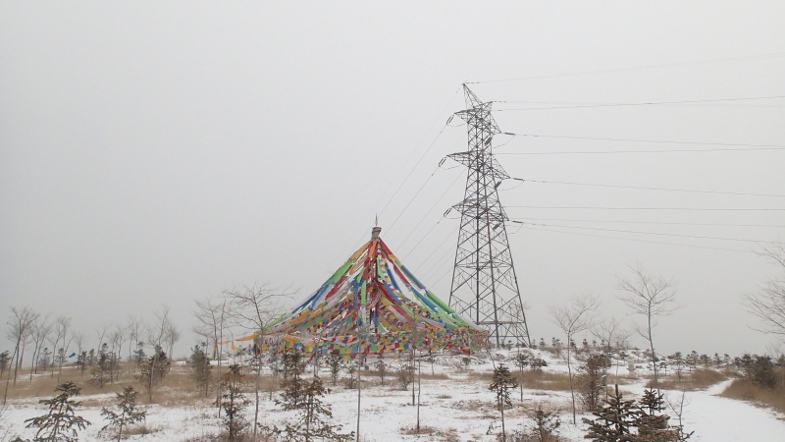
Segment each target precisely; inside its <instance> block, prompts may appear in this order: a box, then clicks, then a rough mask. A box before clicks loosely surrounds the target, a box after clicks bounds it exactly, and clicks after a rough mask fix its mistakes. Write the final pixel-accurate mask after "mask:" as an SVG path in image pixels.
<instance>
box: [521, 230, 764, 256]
mask: <svg viewBox="0 0 785 442" xmlns="http://www.w3.org/2000/svg"><path fill="white" fill-rule="evenodd" d="M521 228H523V229H526V230H535V231H539V232H550V233H561V234H565V235H575V236H587V237H592V238H606V239H616V240H620V241H632V242H639V243H648V244H662V245H669V246H676V247H689V248H693V249H706V250H722V251H725V252H736V253H753V252H751V251H749V250H737V249H727V248H723V247H711V246H698V245H693V244H680V243H672V242H667V241H650V240H645V239H636V238H621V237H618V236H608V235H595V234H591V233H580V232H565V231H562V230H551V229H541V228H537V227H530V226H521Z"/></svg>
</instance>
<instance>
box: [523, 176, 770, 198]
mask: <svg viewBox="0 0 785 442" xmlns="http://www.w3.org/2000/svg"><path fill="white" fill-rule="evenodd" d="M511 179H512V180H515V181H522V182H525V183H535V184H557V185H565V186H585V187H603V188H613V189H627V190H646V191H656V192H681V193H701V194H713V195H733V196H755V197H769V198H785V194H776V193H752V192H729V191H719V190H695V189H676V188H664V187H646V186H623V185H616V184H596V183H576V182H569V181H545V180H531V179H524V178H511Z"/></svg>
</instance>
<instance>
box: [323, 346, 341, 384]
mask: <svg viewBox="0 0 785 442" xmlns="http://www.w3.org/2000/svg"><path fill="white" fill-rule="evenodd" d="M342 360H343V358H342V357H341V354H340V353H339V352H338V350H333V351H332V352H330V355H329V356H328V357H327V364H328V365H329V366H330V377H332V380H333V385H335V384H336V383H337V382H338V375H339V374H340V373H341V361H342Z"/></svg>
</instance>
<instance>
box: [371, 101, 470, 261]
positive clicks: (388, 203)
mask: <svg viewBox="0 0 785 442" xmlns="http://www.w3.org/2000/svg"><path fill="white" fill-rule="evenodd" d="M460 91H461V88H460V87H459V88H458V89H456V90H455V92H454V93H453V94H452V96H450V99H449V100H448V101H447V104H446V105H445V106H444V110H443V111H442V112H441V113H444V112H445V111H447V110H448V109H449V108H450V104H451V103H452V101H453V100H454V99H455V96H456V95H458V93H459V92H460ZM439 121H441V117H440V118H439V119H438V120H436V121H435V122H434V123H433V124H432V125H431V127H430V128H429V129H428V131H427V132H426V134H425V135H424V136H423V137H422V140H421V141H420V142H419V143H417V146H420V145H422V144H423V142H425V140H426V139H427V138H428V134H429V133H430V132H431V131H432V130H433V128H435V127H436V125H437V124H439ZM446 128H447V125H446V124H445V125H444V126H443V127H442V129H441V130H440V131H439V133H438V134H437V135H436V138H434V139H433V141H431V144H430V145H428V148H427V149H426V150H425V152H424V153H423V154H422V155H421V156H420V158H419V159H418V160H417V162H416V163H415V164H414V166H412V168H411V170H409V173H408V174H407V175H406V177H405V178H404V179H403V181H402V182H401V184H400V185H399V186H398V188H397V189H395V192H394V193H393V195H392V196H391V197H390V199H389V200H388V201H387V203H386V204H385V205H384V207H383V208H382V210H381V211H379V212H377V214H379V213H383V212H384V210H385V209H387V206H389V205H390V203H391V202H392V200H393V199H394V198H395V196H396V195H397V194H398V192H399V191H400V190H401V188H402V187H403V185H404V184H406V181H407V180H408V179H409V177H411V175H412V173H413V172H414V170H415V169H416V168H417V166H418V165H419V164H420V162H422V160H423V158H425V155H426V154H427V153H428V152H429V151H430V150H431V148H432V147H433V146H434V144H436V141H437V140H438V139H439V137H440V136H441V135H442V133H444V130H445V129H446ZM415 153H416V150H413V151H412V153H411V155H409V158H408V159H407V160H406V162H404V163H403V164H401V167H400V169H398V171H397V172H396V173H395V176H396V177H397V176H398V175H399V174H400V173H401V172H402V171H403V170H404V168H405V166H406V163H407V162H408V161H409V160H410V159H411V158H412V157H413V156H414V154H415ZM393 181H394V180H393ZM393 181H390V183H389V184H388V186H387V188H386V189H385V191H384V192H382V193H381V194H384V193H387V191H388V190H389V189H390V188H391V187H392V183H393ZM381 194H380V195H381ZM379 201H381V197H380V198H379V200H377V202H376V203H375V204H374V206H378V203H379ZM363 232H367V229H366V228H363ZM365 235H367V233H363V236H362V237H361V238H360V241H359V242H358V243H357V247H359V246H360V244H362V243H363V241H365V238H366V237H365Z"/></svg>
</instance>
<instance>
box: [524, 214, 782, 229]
mask: <svg viewBox="0 0 785 442" xmlns="http://www.w3.org/2000/svg"><path fill="white" fill-rule="evenodd" d="M518 219H519V220H522V221H524V222H527V221H535V222H536V221H557V222H576V223H606V224H652V225H662V226H696V227H769V228H777V229H781V228H785V225H775V224H726V223H686V222H675V221H621V220H597V219H566V218H528V217H527V218H518Z"/></svg>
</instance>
